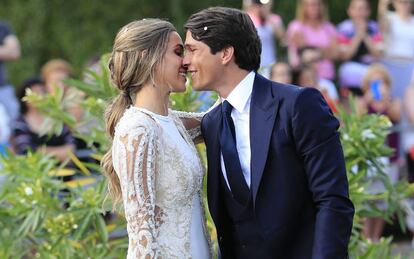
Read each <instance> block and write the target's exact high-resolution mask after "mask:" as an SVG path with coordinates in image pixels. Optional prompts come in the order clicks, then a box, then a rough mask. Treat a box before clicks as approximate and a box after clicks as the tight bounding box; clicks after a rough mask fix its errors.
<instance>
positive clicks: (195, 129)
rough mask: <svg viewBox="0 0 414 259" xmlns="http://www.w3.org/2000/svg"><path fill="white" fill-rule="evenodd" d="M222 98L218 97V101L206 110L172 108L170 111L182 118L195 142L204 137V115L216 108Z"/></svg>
mask: <svg viewBox="0 0 414 259" xmlns="http://www.w3.org/2000/svg"><path fill="white" fill-rule="evenodd" d="M220 102H221V101H220V98H218V99H217V101H216V102H215V103H214V104H213V106H211V107H210V108H209V109H208V110H207V111H205V112H183V111H176V110H170V112H172V113H173V115H174V116H176V117H178V118H180V119H181V121H182V122H183V124H184V126H185V128H186V130H187V132H188V134H189V135H190V137H191V139H192V140H193V141H194V142H198V141H196V140H197V139H200V138H201V139H202V134H201V126H200V123H201V119H202V118H203V116H204V115H206V114H207V113H208V112H210V111H211V110H212V109H214V108H215V107H216V106H217V105H219V104H220Z"/></svg>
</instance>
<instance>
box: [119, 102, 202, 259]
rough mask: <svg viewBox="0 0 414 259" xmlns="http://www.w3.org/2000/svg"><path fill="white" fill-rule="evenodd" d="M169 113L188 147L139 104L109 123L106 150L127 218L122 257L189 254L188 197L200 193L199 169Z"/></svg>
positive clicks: (174, 116)
mask: <svg viewBox="0 0 414 259" xmlns="http://www.w3.org/2000/svg"><path fill="white" fill-rule="evenodd" d="M188 116H190V117H195V115H188ZM198 116H200V114H199V115H198ZM169 117H171V118H172V119H173V120H174V123H175V125H176V126H177V129H178V131H179V133H180V134H181V135H182V136H183V138H184V140H185V141H186V143H187V144H188V146H187V147H186V148H187V151H188V148H190V149H191V152H185V150H184V149H183V147H181V146H178V145H177V144H176V142H174V141H173V140H172V139H171V138H169V137H168V134H166V132H163V130H162V128H161V127H160V125H158V123H157V122H156V120H155V119H154V117H153V115H151V113H149V112H147V111H145V110H143V109H139V108H136V107H130V108H128V109H127V110H126V112H125V113H124V115H123V117H122V118H121V120H120V121H119V123H118V124H117V126H116V129H115V137H114V142H113V149H112V153H113V154H112V155H113V164H114V168H115V171H116V172H117V174H118V177H119V180H120V184H121V190H122V197H123V203H124V210H125V218H126V220H127V230H128V236H129V248H128V258H190V257H191V254H190V237H189V232H190V223H191V222H190V221H191V212H192V206H193V204H192V201H193V198H194V196H195V195H200V190H201V186H202V179H203V172H204V170H203V167H202V165H201V162H200V159H199V157H198V155H197V152H196V149H195V147H194V144H193V142H192V139H191V137H190V135H189V134H188V133H187V131H186V130H185V128H184V126H183V124H182V122H181V120H180V119H179V118H178V116H177V114H176V113H175V112H172V111H170V114H169ZM181 117H183V114H181ZM184 117H185V116H184ZM191 134H192V137H193V138H195V137H197V136H199V135H200V134H201V133H200V130H199V129H198V130H197V129H195V130H192V131H191Z"/></svg>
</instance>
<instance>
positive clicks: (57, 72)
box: [41, 59, 72, 94]
mask: <svg viewBox="0 0 414 259" xmlns="http://www.w3.org/2000/svg"><path fill="white" fill-rule="evenodd" d="M41 75H42V79H43V80H44V82H45V85H46V90H47V92H48V93H51V94H54V93H55V89H54V88H55V87H58V88H61V89H62V90H63V92H65V93H66V91H67V90H68V89H69V86H67V85H65V83H64V82H63V80H65V79H68V78H69V77H70V76H71V75H72V66H71V65H70V64H69V63H68V62H67V61H65V60H63V59H52V60H49V61H48V62H46V63H45V64H44V65H43V66H42V68H41Z"/></svg>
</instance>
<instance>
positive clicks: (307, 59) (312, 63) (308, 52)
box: [299, 46, 339, 103]
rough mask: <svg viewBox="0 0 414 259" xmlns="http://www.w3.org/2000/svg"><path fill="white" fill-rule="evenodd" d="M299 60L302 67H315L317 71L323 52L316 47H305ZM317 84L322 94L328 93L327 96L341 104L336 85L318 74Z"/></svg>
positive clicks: (301, 50)
mask: <svg viewBox="0 0 414 259" xmlns="http://www.w3.org/2000/svg"><path fill="white" fill-rule="evenodd" d="M299 59H300V64H301V66H302V67H308V66H309V67H313V69H314V70H315V71H317V69H318V66H317V64H318V62H319V61H320V60H321V52H320V50H319V49H318V48H315V47H308V46H307V47H303V48H301V49H300V50H299ZM316 82H317V85H318V88H319V89H320V90H321V91H322V92H326V95H327V96H329V98H330V99H331V100H332V101H333V102H335V103H338V102H339V95H338V91H337V90H336V86H335V84H334V83H333V82H332V81H331V80H328V79H326V78H321V77H320V76H319V74H316Z"/></svg>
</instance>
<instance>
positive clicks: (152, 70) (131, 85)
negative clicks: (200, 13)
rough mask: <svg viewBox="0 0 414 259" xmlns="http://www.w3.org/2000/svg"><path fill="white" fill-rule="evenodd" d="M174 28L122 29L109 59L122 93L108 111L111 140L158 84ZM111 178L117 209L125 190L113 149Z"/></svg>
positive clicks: (140, 25)
mask: <svg viewBox="0 0 414 259" xmlns="http://www.w3.org/2000/svg"><path fill="white" fill-rule="evenodd" d="M173 31H176V29H175V28H174V26H173V25H172V24H171V23H169V22H167V21H164V20H160V19H143V20H139V21H133V22H131V23H129V24H127V25H125V26H124V27H122V28H121V29H120V30H119V32H118V34H117V35H116V37H115V40H114V45H113V50H112V53H111V56H110V59H109V65H108V66H109V70H110V74H111V81H112V84H113V86H114V87H116V88H118V89H119V90H120V93H119V94H118V96H116V97H115V98H114V99H113V100H112V101H111V102H110V103H109V104H108V106H107V108H106V110H105V125H106V131H107V133H108V135H109V136H110V138H111V140H113V138H114V133H115V126H116V124H117V123H118V122H119V120H120V119H121V117H122V115H123V114H124V112H125V110H126V109H127V108H128V107H129V106H131V105H133V100H134V97H135V94H136V93H137V92H138V91H139V90H140V89H141V88H142V86H143V85H144V84H147V83H149V82H151V83H153V84H155V78H156V76H157V72H158V71H159V69H160V67H161V64H162V61H163V59H164V55H165V53H166V50H167V46H168V40H169V36H170V33H171V32H173ZM101 167H102V168H103V172H104V175H105V176H106V177H107V178H108V196H107V197H110V198H111V199H112V201H113V204H114V208H115V205H116V204H118V203H119V202H120V201H121V200H122V196H121V186H120V182H119V179H118V176H117V174H116V172H115V169H114V167H113V164H112V147H111V148H110V149H109V150H108V152H107V153H106V154H105V155H104V156H103V158H102V161H101Z"/></svg>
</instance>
